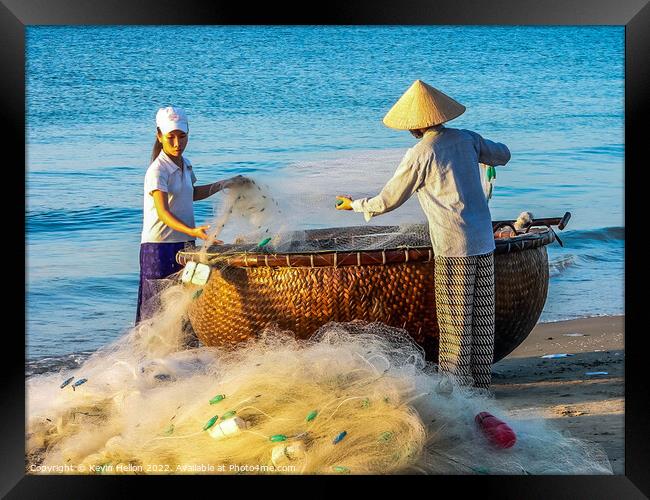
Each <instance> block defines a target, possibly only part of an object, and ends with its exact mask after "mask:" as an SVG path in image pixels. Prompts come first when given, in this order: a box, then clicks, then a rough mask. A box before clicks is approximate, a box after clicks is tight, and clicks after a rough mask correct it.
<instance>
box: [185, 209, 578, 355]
mask: <svg viewBox="0 0 650 500" xmlns="http://www.w3.org/2000/svg"><path fill="white" fill-rule="evenodd" d="M569 217H570V214H569V213H567V214H565V217H563V218H562V219H538V220H535V221H534V222H533V223H532V224H531V225H530V226H529V227H527V228H526V230H524V231H521V230H519V231H518V230H516V229H514V227H513V226H512V223H513V221H497V222H494V223H493V228H494V229H495V234H496V236H495V243H496V250H495V280H496V281H495V287H496V291H495V292H496V312H495V350H494V360H495V362H496V361H498V360H500V359H502V358H503V357H505V356H506V355H508V354H509V353H510V352H512V350H514V349H515V348H516V347H517V346H518V345H519V344H521V342H523V341H524V339H525V338H526V337H527V336H528V334H529V333H530V332H531V330H532V329H533V327H534V326H535V324H536V322H537V320H538V319H539V316H540V314H541V312H542V309H543V307H544V303H545V301H546V294H547V290H548V279H549V269H548V256H547V252H546V245H548V244H550V243H552V242H553V241H555V240H556V238H557V236H556V234H555V232H554V231H553V229H552V227H551V225H558V227H559V228H560V229H563V228H564V225H565V224H566V221H567V220H568V218H569ZM504 227H508V228H511V229H508V230H509V231H510V236H505V237H500V236H499V233H502V232H503V228H504ZM391 235H392V236H393V237H391ZM557 239H558V240H559V238H557ZM386 243H388V245H386ZM395 243H399V244H398V245H395ZM560 243H561V242H560ZM384 246H385V247H384ZM355 248H357V250H355ZM361 248H362V250H361ZM433 257H434V256H433V253H432V250H431V246H430V240H429V239H428V228H427V227H426V225H411V226H408V227H407V228H406V230H405V228H404V226H401V227H400V226H388V227H387V226H359V227H346V228H332V229H315V230H307V231H302V232H300V233H296V235H295V241H292V240H290V241H289V243H288V244H284V245H279V246H278V247H272V246H270V245H269V246H265V247H260V246H259V245H255V244H249V245H242V244H240V245H219V246H213V247H211V248H210V249H209V251H208V252H207V253H201V252H200V251H199V249H198V248H192V247H189V248H186V249H185V250H183V251H181V252H179V253H178V254H177V256H176V259H177V261H178V262H179V263H180V264H181V265H185V264H187V263H188V262H190V261H193V262H202V263H204V264H209V265H210V267H211V273H210V277H209V279H208V281H207V282H206V283H205V285H204V286H203V288H202V291H201V293H196V294H195V297H196V298H195V300H194V301H193V302H192V304H191V306H190V308H189V312H188V314H189V319H190V322H191V324H192V327H193V329H194V331H195V332H196V335H197V337H198V339H199V340H200V341H201V342H202V343H203V344H204V345H208V346H229V345H231V346H235V345H237V344H238V343H240V342H242V341H245V340H247V339H249V338H252V337H255V336H256V335H259V334H260V333H261V332H262V331H263V330H264V328H265V327H269V326H273V327H277V328H279V329H281V330H290V331H291V332H293V333H294V334H295V335H296V337H298V338H309V337H310V335H312V334H313V333H314V332H315V331H316V330H317V329H318V328H320V327H321V326H323V325H324V324H326V323H328V322H331V321H335V322H349V321H353V320H363V321H367V322H381V323H384V324H386V325H390V326H393V327H398V328H403V329H405V330H406V331H407V332H408V333H409V334H410V336H411V337H412V338H413V339H414V340H415V341H416V342H417V343H418V344H419V345H420V346H422V347H423V348H424V350H425V353H426V357H427V359H429V360H432V361H437V359H438V337H439V331H438V323H437V318H436V303H435V287H434V258H433Z"/></svg>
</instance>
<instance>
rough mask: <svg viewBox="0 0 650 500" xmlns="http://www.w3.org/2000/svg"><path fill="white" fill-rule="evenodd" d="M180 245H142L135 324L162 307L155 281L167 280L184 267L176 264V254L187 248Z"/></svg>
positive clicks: (182, 243) (182, 244)
mask: <svg viewBox="0 0 650 500" xmlns="http://www.w3.org/2000/svg"><path fill="white" fill-rule="evenodd" d="M186 243H190V242H180V243H142V244H141V245H140V289H139V290H138V310H137V312H136V315H135V324H136V325H137V324H138V323H139V322H140V321H142V320H145V319H147V318H150V317H151V316H152V315H153V313H154V312H156V310H157V309H158V308H159V307H160V302H159V300H157V299H158V297H157V295H158V292H159V291H160V290H158V289H157V287H156V286H155V285H156V282H155V280H160V279H163V278H167V277H168V276H170V275H171V274H174V273H176V272H178V271H180V270H181V269H182V268H183V266H181V265H180V264H178V263H177V262H176V253H177V252H178V251H180V250H183V249H184V248H185V244H186Z"/></svg>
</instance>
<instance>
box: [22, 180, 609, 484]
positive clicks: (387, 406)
mask: <svg viewBox="0 0 650 500" xmlns="http://www.w3.org/2000/svg"><path fill="white" fill-rule="evenodd" d="M293 201H294V203H293V206H294V207H295V206H296V204H295V200H293ZM330 201H333V200H330ZM285 210H286V207H285V208H283V207H282V204H281V203H279V202H278V201H277V200H276V199H274V198H273V197H272V196H271V195H270V191H269V190H268V189H267V188H266V187H265V186H263V185H260V184H259V183H256V182H249V183H246V184H245V185H242V186H240V187H239V188H236V189H231V190H229V192H227V193H225V196H224V197H222V199H221V205H220V207H219V208H218V210H217V212H216V216H215V222H214V223H213V224H212V226H211V228H210V231H209V238H208V240H207V241H206V243H205V245H204V246H203V247H202V248H201V249H200V250H201V251H202V252H203V254H204V255H209V251H210V249H211V248H214V245H213V243H214V241H215V240H216V239H223V240H225V241H228V242H232V243H229V245H232V246H231V247H229V248H225V249H223V251H225V252H238V251H241V249H242V248H247V247H248V248H250V246H251V245H256V246H257V247H260V244H261V243H263V241H264V239H267V238H270V240H269V241H268V242H266V243H265V244H264V245H271V248H274V249H278V250H279V249H283V251H287V250H290V251H294V250H295V251H298V250H300V251H302V250H304V249H305V248H311V249H324V248H327V249H331V248H333V247H334V248H348V247H349V246H354V247H355V249H358V248H359V245H360V244H362V243H360V241H359V240H358V239H357V240H355V239H354V238H348V239H345V238H339V239H336V241H334V239H335V238H334V237H333V236H332V235H329V236H328V235H327V234H321V235H320V236H319V238H317V240H318V241H316V242H315V241H314V240H313V239H312V240H310V239H309V238H306V237H302V238H301V235H303V236H304V235H305V233H304V232H303V231H302V229H296V227H300V226H299V225H296V221H297V217H298V215H296V214H294V215H291V212H290V211H288V212H285ZM287 214H289V215H287ZM395 228H396V230H395V231H389V232H386V231H385V230H382V232H377V233H374V234H372V235H371V236H372V237H369V238H366V239H365V240H363V241H364V243H363V244H364V245H366V247H365V248H375V247H377V248H385V247H387V246H391V245H402V244H406V245H416V243H417V242H426V238H427V237H428V231H427V230H426V228H424V227H423V226H422V225H413V224H411V225H396V226H395ZM229 231H230V234H228V232H229ZM260 240H261V241H260ZM323 242H325V243H323ZM425 244H426V243H425ZM264 245H262V246H264ZM310 245H311V246H310ZM179 278H180V273H179V274H177V275H174V276H170V277H169V278H167V279H165V280H159V281H158V282H157V286H158V287H159V291H160V292H159V296H158V297H157V300H158V302H159V304H160V306H159V310H158V311H157V313H156V314H154V315H153V316H152V317H151V318H150V319H148V320H146V321H143V322H142V323H140V324H139V325H137V326H136V327H135V328H133V329H132V330H130V331H129V332H127V333H126V334H125V335H124V336H123V337H121V338H120V339H118V340H117V341H115V342H114V343H112V344H110V345H108V346H105V347H103V348H101V349H99V350H98V351H96V352H95V353H94V354H92V355H91V356H90V357H89V358H88V359H87V360H86V361H85V362H83V364H82V365H81V366H80V367H79V368H77V369H74V370H70V369H68V368H64V369H62V370H61V371H60V372H58V373H54V374H45V375H37V376H33V377H31V378H29V379H28V380H27V394H28V401H27V412H28V422H27V427H28V429H27V453H28V457H27V459H28V468H27V470H28V471H34V470H38V471H41V472H44V473H48V471H55V472H56V471H58V470H60V469H57V468H59V467H61V466H64V465H72V466H73V467H72V468H71V469H70V470H69V472H71V473H84V474H85V473H106V474H120V473H136V474H138V473H144V474H146V473H154V474H159V473H171V474H185V473H197V472H199V473H204V472H205V473H231V474H238V473H252V474H260V473H287V474H384V473H404V472H411V473H413V472H415V473H437V474H481V473H482V474H564V473H572V474H609V473H611V467H610V465H609V462H608V460H607V457H606V455H605V454H604V453H603V452H602V450H601V449H600V448H599V447H597V446H595V445H591V444H588V443H586V442H583V441H579V440H577V439H574V438H571V437H567V436H563V435H562V434H561V433H559V432H557V431H556V430H553V429H552V428H549V427H547V426H546V424H545V423H544V421H543V420H541V419H540V420H521V419H518V418H517V417H516V416H513V415H509V414H508V413H507V412H506V411H505V410H503V409H502V408H500V406H499V405H498V403H497V402H496V401H495V400H494V399H493V398H492V397H491V396H490V395H489V394H488V393H486V392H485V391H481V390H478V389H472V388H468V387H462V386H458V385H456V384H455V382H454V381H453V380H452V379H450V378H447V377H445V376H443V375H441V374H439V373H438V372H437V367H436V366H435V365H434V364H432V363H429V362H427V361H426V360H425V357H424V351H423V350H422V348H421V347H420V346H418V345H417V344H415V343H414V342H413V340H412V339H411V337H410V336H409V335H408V334H407V333H406V331H405V330H402V329H399V328H392V327H389V326H386V325H384V324H382V323H366V322H359V321H357V322H352V323H329V324H327V325H324V326H323V327H321V328H320V329H319V330H318V331H316V332H315V333H314V334H313V335H312V336H311V337H310V338H309V339H308V340H299V339H297V338H296V337H295V336H294V335H293V332H290V331H279V330H277V329H272V328H267V329H265V330H263V331H260V332H258V335H257V336H256V337H255V338H251V339H249V340H248V341H246V342H244V343H241V344H240V345H239V346H237V348H236V349H225V348H224V349H221V348H213V347H206V346H196V339H195V338H194V337H193V334H192V330H191V327H188V322H187V311H188V307H189V305H190V304H191V302H192V300H193V299H194V298H195V295H196V293H197V292H196V287H194V286H185V285H183V284H181V283H179V281H180V279H179ZM193 343H194V344H193ZM193 345H194V347H193ZM484 411H487V412H490V413H492V414H493V415H495V416H496V417H498V418H501V419H502V420H504V421H507V422H508V424H509V425H510V426H511V427H512V428H513V430H514V431H515V433H516V435H517V442H516V444H515V445H514V446H513V447H512V448H509V449H500V448H496V447H495V446H494V445H493V444H492V443H491V442H490V441H489V440H488V439H487V438H486V436H485V435H484V434H483V433H482V432H481V430H480V429H479V428H478V426H477V424H476V422H475V416H476V415H477V414H478V413H480V412H484ZM33 467H38V468H37V469H34V468H33ZM66 472H67V471H66Z"/></svg>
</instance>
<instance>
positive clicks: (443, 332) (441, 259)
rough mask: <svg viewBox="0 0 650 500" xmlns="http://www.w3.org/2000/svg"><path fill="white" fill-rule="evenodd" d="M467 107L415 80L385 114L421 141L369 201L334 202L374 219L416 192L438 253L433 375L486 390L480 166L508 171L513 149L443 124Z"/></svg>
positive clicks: (489, 355) (485, 243)
mask: <svg viewBox="0 0 650 500" xmlns="http://www.w3.org/2000/svg"><path fill="white" fill-rule="evenodd" d="M464 112H465V106H463V105H462V104H460V103H458V102H457V101H455V100H454V99H452V98H451V97H449V96H447V95H446V94H444V93H443V92H441V91H440V90H437V89H435V88H433V87H432V86H430V85H427V84H426V83H424V82H423V81H421V80H416V81H415V82H414V83H413V85H411V87H410V88H409V89H408V90H407V91H406V92H405V93H404V95H402V97H400V98H399V100H398V101H397V102H396V103H395V104H394V105H393V107H392V108H391V109H390V110H389V111H388V113H386V116H385V117H384V120H383V121H384V124H385V125H386V126H388V127H390V128H394V129H397V130H408V131H409V132H410V133H411V134H412V135H413V136H414V137H416V138H417V139H420V141H419V142H418V143H417V144H416V145H415V146H413V147H412V148H411V149H409V150H408V151H407V152H406V154H405V155H404V158H403V159H402V161H401V163H400V164H399V166H398V168H397V170H396V171H395V174H394V175H393V177H392V178H391V179H390V180H389V181H388V182H387V184H386V185H385V186H384V188H383V189H382V190H381V192H380V193H379V194H378V195H377V196H375V197H373V198H362V199H357V200H352V199H351V198H350V197H349V196H337V200H338V201H337V206H336V208H337V209H338V210H354V211H356V212H362V213H363V214H364V217H365V220H366V222H367V221H369V220H370V219H371V218H372V217H375V216H377V215H380V214H383V213H386V212H390V211H391V210H394V209H396V208H397V207H399V206H400V205H402V204H403V203H404V202H405V201H406V200H408V199H409V198H410V197H411V196H412V195H413V194H416V195H417V197H418V200H419V202H420V205H421V207H422V210H423V211H424V213H425V215H426V217H427V220H428V223H429V234H430V237H431V245H432V247H433V252H434V255H435V290H436V314H437V317H438V326H439V330H440V343H439V357H438V370H439V372H441V373H444V374H446V375H448V376H450V377H451V378H453V379H455V380H456V381H457V382H459V383H461V384H464V385H474V386H475V387H479V388H483V389H488V388H489V386H490V382H491V375H492V361H493V354H494V352H493V351H494V249H495V244H494V235H493V232H492V218H491V216H490V210H489V208H488V203H487V200H486V197H485V194H484V192H483V187H482V183H481V177H480V171H479V168H480V167H479V163H483V164H486V165H492V166H497V165H505V164H506V163H508V161H509V160H510V150H509V149H508V147H507V146H505V145H504V144H501V143H496V142H492V141H490V140H487V139H484V138H483V137H482V136H480V135H479V134H477V133H476V132H472V131H470V130H460V129H454V128H451V127H446V126H445V125H444V124H445V123H447V122H448V121H450V120H453V119H454V118H457V117H458V116H460V115H462V114H463V113H464Z"/></svg>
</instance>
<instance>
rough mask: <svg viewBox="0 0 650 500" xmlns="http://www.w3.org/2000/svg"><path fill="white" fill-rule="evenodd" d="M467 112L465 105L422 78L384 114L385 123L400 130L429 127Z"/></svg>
mask: <svg viewBox="0 0 650 500" xmlns="http://www.w3.org/2000/svg"><path fill="white" fill-rule="evenodd" d="M464 112H465V106H463V105H462V104H460V103H459V102H456V101H454V100H453V99H452V98H451V97H449V96H448V95H445V94H443V93H442V92H440V91H439V90H436V89H434V88H433V87H432V86H430V85H427V84H426V83H424V82H423V81H422V80H415V82H414V83H413V85H411V87H410V88H409V89H408V90H407V91H406V92H404V95H403V96H402V97H400V98H399V100H398V101H397V102H396V103H395V104H394V105H393V107H392V108H390V111H389V112H388V113H386V116H384V125H386V126H387V127H390V128H396V129H398V130H413V129H418V128H427V127H432V126H434V125H439V124H441V123H444V122H447V121H449V120H453V119H454V118H457V117H459V116H460V115H462V114H463V113H464Z"/></svg>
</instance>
